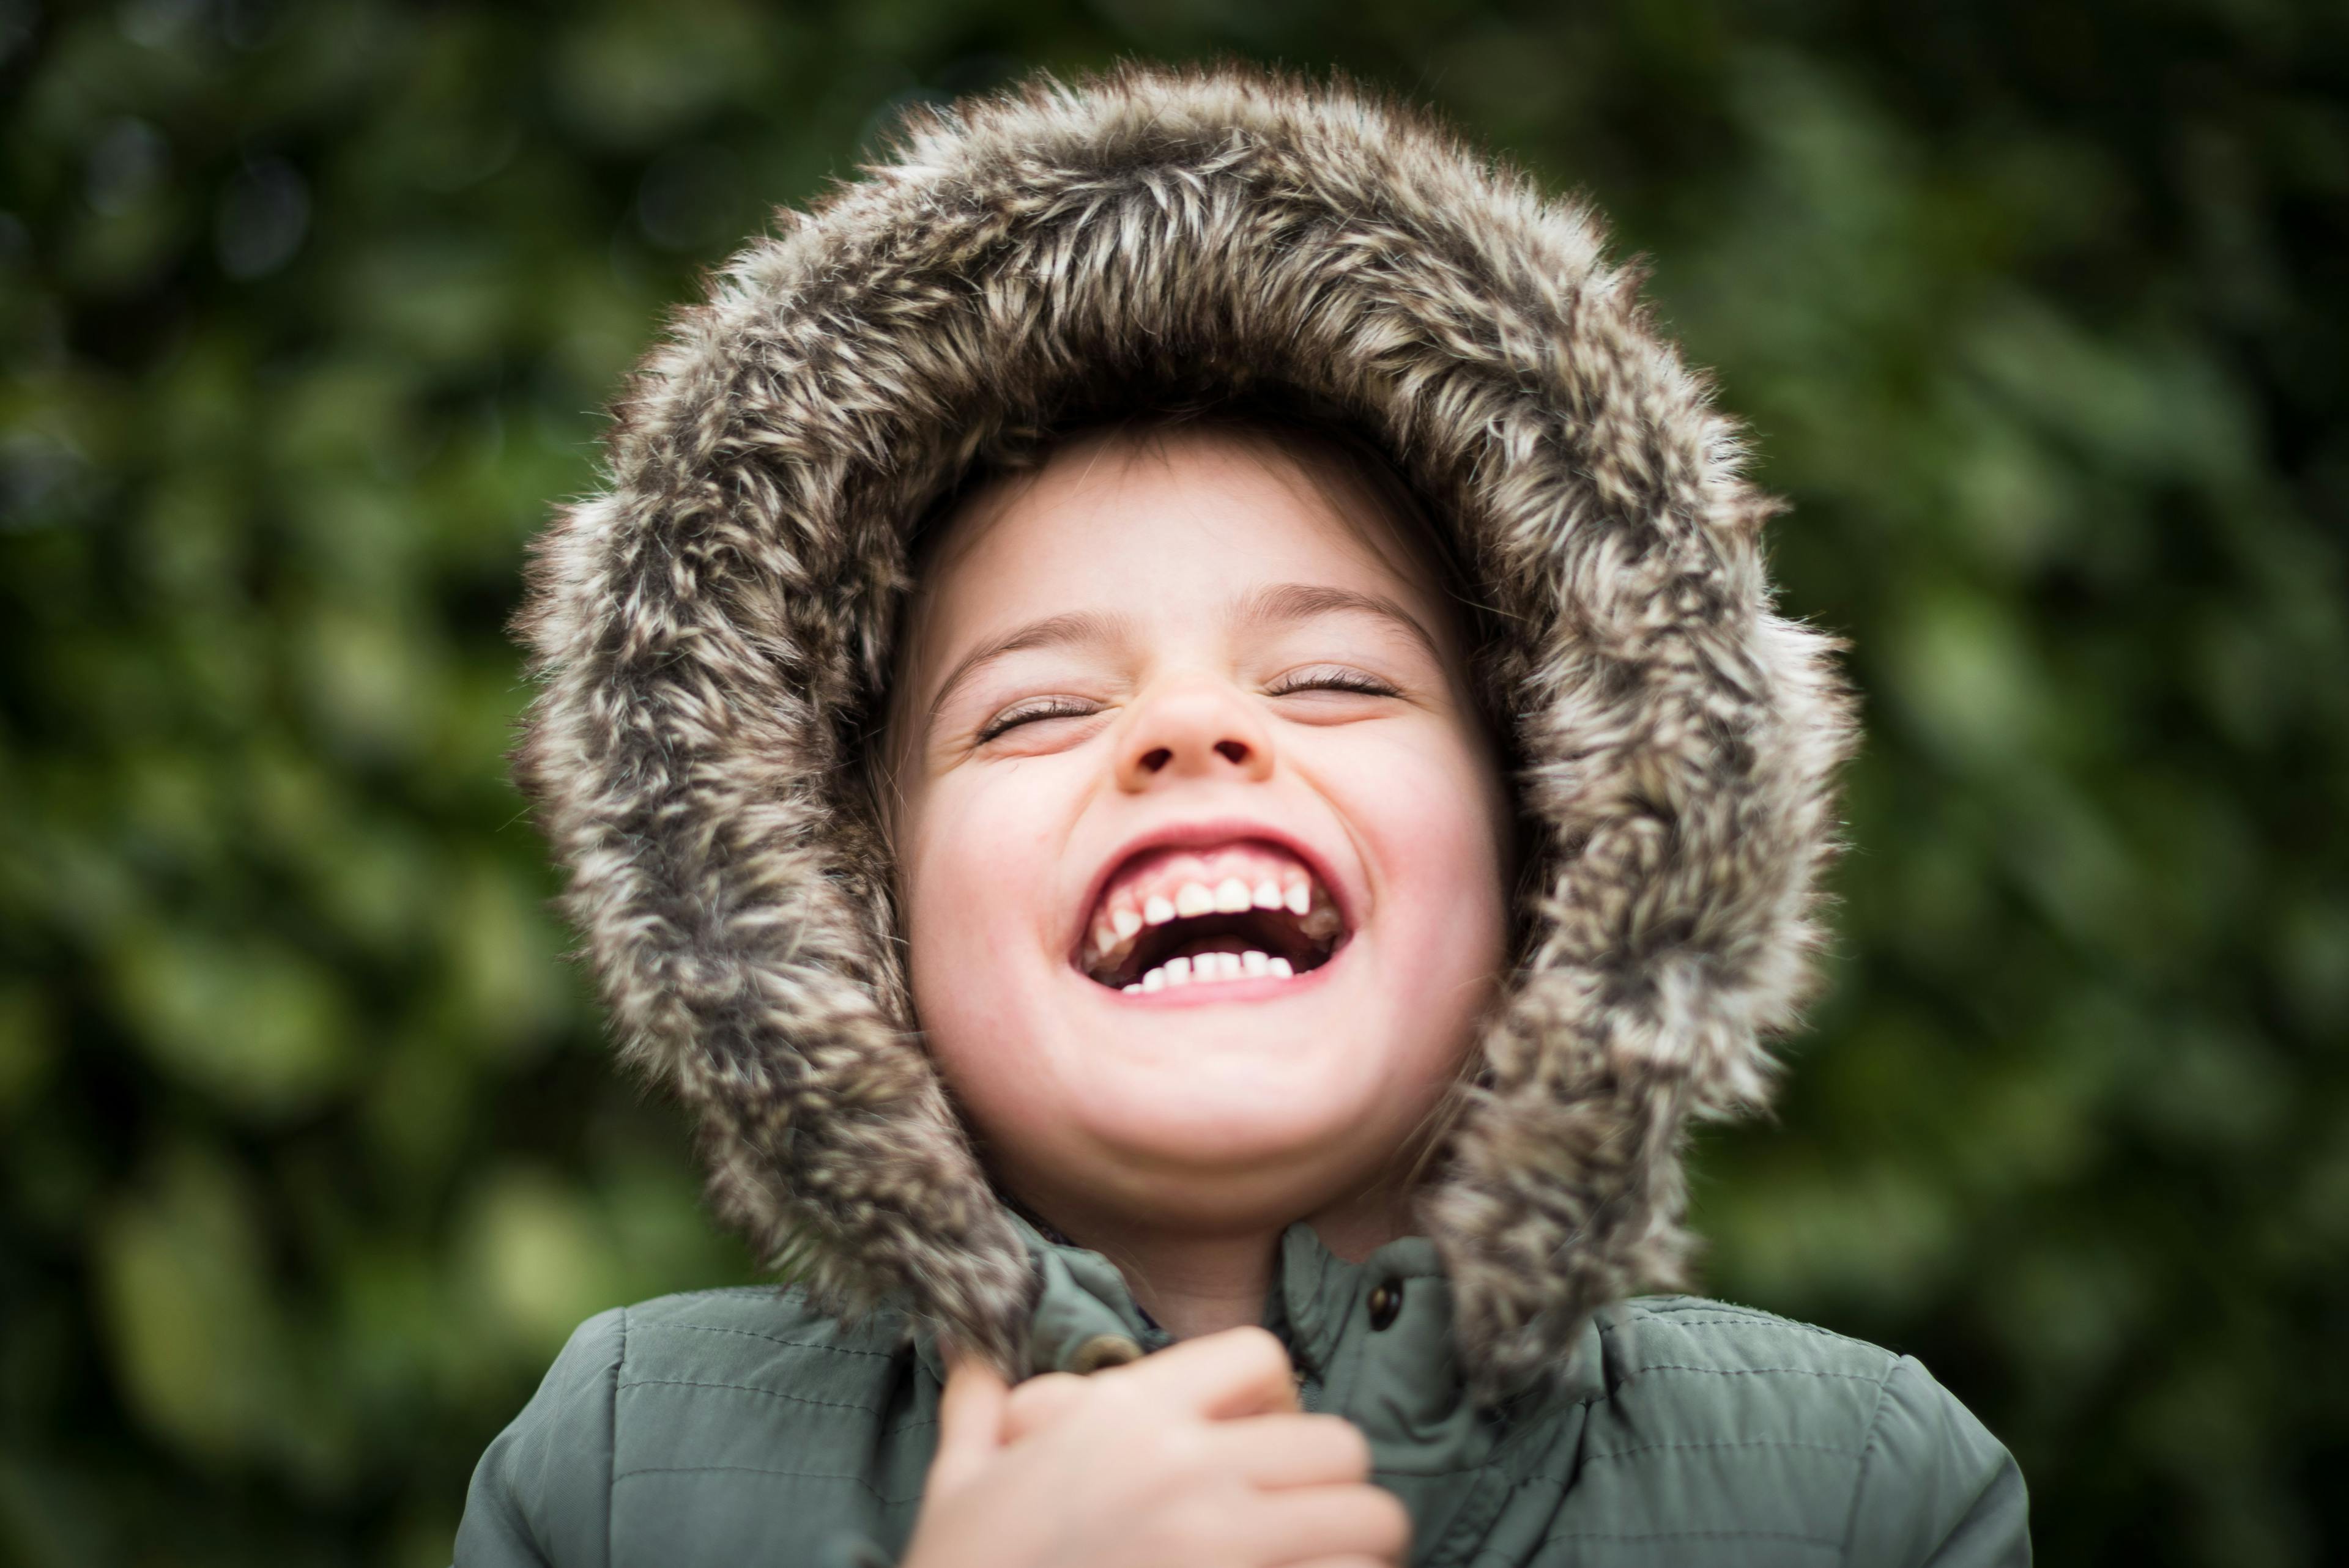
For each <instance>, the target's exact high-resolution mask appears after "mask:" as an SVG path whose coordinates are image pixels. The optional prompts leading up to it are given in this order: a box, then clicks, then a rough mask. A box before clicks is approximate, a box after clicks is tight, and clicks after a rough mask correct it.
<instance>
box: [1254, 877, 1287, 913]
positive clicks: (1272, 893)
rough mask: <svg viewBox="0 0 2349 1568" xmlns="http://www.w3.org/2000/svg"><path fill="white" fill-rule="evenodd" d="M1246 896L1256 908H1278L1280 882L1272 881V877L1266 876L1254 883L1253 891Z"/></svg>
mask: <svg viewBox="0 0 2349 1568" xmlns="http://www.w3.org/2000/svg"><path fill="white" fill-rule="evenodd" d="M1248 897H1249V899H1250V900H1251V901H1252V902H1253V903H1255V904H1256V906H1257V908H1258V909H1278V908H1279V907H1280V884H1279V883H1278V882H1275V881H1273V880H1272V878H1270V877H1267V878H1265V879H1264V881H1262V882H1258V883H1257V884H1256V889H1255V891H1254V892H1251V893H1249V894H1248Z"/></svg>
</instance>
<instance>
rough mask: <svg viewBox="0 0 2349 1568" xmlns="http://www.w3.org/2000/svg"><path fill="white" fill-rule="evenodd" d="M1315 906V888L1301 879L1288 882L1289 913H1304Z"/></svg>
mask: <svg viewBox="0 0 2349 1568" xmlns="http://www.w3.org/2000/svg"><path fill="white" fill-rule="evenodd" d="M1312 907H1313V890H1312V889H1310V888H1309V887H1307V886H1306V885H1305V883H1304V882H1302V881H1301V880H1300V881H1298V882H1290V883H1289V884H1288V913H1291V914H1303V913H1306V912H1307V911H1309V910H1310V909H1311V908H1312Z"/></svg>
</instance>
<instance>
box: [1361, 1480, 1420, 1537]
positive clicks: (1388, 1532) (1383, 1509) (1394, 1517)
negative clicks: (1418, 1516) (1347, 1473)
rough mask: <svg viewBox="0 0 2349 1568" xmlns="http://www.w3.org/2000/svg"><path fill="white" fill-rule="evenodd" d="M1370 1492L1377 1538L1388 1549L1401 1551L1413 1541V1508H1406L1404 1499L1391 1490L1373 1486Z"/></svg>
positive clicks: (1372, 1516)
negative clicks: (1403, 1503)
mask: <svg viewBox="0 0 2349 1568" xmlns="http://www.w3.org/2000/svg"><path fill="white" fill-rule="evenodd" d="M1370 1492H1371V1522H1372V1524H1373V1527H1374V1528H1375V1530H1376V1532H1377V1539H1378V1540H1379V1541H1381V1542H1383V1543H1384V1544H1385V1545H1386V1547H1387V1549H1388V1550H1390V1551H1393V1552H1401V1551H1402V1549H1403V1548H1404V1547H1405V1546H1407V1545H1409V1544H1410V1542H1411V1510H1409V1509H1407V1508H1405V1507H1404V1506H1403V1505H1402V1499H1400V1498H1398V1497H1396V1496H1395V1494H1394V1493H1392V1492H1391V1491H1384V1490H1382V1489H1381V1488H1378V1487H1372V1488H1371V1489H1370Z"/></svg>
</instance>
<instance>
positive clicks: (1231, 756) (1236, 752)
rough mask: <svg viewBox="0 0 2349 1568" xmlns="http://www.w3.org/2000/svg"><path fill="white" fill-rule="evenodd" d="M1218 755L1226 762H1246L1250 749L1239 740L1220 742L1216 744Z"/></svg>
mask: <svg viewBox="0 0 2349 1568" xmlns="http://www.w3.org/2000/svg"><path fill="white" fill-rule="evenodd" d="M1216 755H1217V756H1218V757H1221V758H1223V759H1224V760H1225V761H1226V762H1246V761H1247V759H1248V748H1247V747H1246V746H1245V745H1243V744H1242V743H1241V742H1239V741H1237V740H1218V741H1217V742H1216Z"/></svg>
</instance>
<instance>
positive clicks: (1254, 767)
mask: <svg viewBox="0 0 2349 1568" xmlns="http://www.w3.org/2000/svg"><path fill="white" fill-rule="evenodd" d="M1271 775H1272V735H1271V732H1270V731H1269V730H1268V729H1267V728H1266V727H1265V726H1264V722H1263V720H1262V719H1261V718H1260V717H1258V716H1257V712H1256V709H1255V707H1253V706H1252V705H1251V704H1250V703H1249V702H1248V700H1247V697H1246V696H1242V695H1241V694H1240V693H1239V692H1238V691H1237V690H1235V689H1234V688H1233V687H1232V686H1231V685H1230V684H1229V683H1227V682H1225V681H1220V680H1213V679H1182V680H1175V681H1170V682H1168V683H1166V684H1165V685H1164V686H1161V687H1160V688H1159V689H1157V690H1155V691H1152V692H1147V693H1145V694H1144V695H1143V698H1142V700H1141V702H1140V703H1138V704H1137V705H1136V706H1135V707H1134V708H1133V711H1132V715H1131V717H1129V718H1128V719H1127V721H1126V731H1125V735H1124V737H1123V739H1122V740H1121V741H1120V743H1119V748H1118V754H1117V784H1118V788H1119V789H1123V790H1126V791H1127V792H1129V793H1135V792H1139V791H1141V790H1143V789H1150V788H1151V787H1152V786H1153V785H1155V784H1160V783H1164V782H1166V781H1168V780H1171V779H1183V778H1193V779H1214V778H1219V777H1220V778H1227V779H1233V780H1235V781H1253V780H1257V779H1268V778H1269V777H1271Z"/></svg>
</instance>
